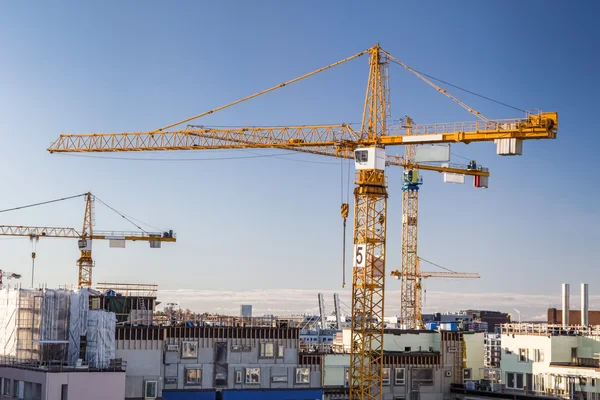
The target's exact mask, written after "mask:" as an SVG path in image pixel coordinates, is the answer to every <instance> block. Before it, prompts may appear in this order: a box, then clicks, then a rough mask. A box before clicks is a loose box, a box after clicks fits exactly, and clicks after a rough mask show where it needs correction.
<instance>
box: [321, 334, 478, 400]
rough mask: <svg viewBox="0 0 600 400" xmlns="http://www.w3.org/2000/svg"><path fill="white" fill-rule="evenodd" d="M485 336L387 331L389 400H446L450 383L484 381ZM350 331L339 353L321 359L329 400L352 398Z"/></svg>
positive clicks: (340, 337)
mask: <svg viewBox="0 0 600 400" xmlns="http://www.w3.org/2000/svg"><path fill="white" fill-rule="evenodd" d="M483 338H484V334H483V332H449V331H437V332H435V331H418V330H410V331H407V330H400V329H386V330H385V333H384V338H383V347H384V355H383V361H384V365H383V396H382V398H383V399H384V400H395V399H415V398H418V399H420V400H443V399H447V398H449V397H450V396H451V395H450V386H451V384H462V383H463V382H464V381H465V380H471V379H479V371H480V370H481V369H483V361H484V357H483ZM350 339H351V331H350V329H344V330H343V331H342V332H340V333H339V334H338V336H337V337H336V346H335V347H336V350H337V351H338V353H337V354H326V355H324V359H323V361H322V376H323V394H324V398H325V399H330V400H333V399H347V388H348V374H349V366H350V355H349V354H348V352H349V350H350Z"/></svg>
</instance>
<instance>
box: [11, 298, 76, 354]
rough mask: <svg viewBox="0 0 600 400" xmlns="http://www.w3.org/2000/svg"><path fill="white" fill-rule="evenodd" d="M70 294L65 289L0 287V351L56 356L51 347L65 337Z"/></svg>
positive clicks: (66, 335)
mask: <svg viewBox="0 0 600 400" xmlns="http://www.w3.org/2000/svg"><path fill="white" fill-rule="evenodd" d="M69 296H70V292H68V291H64V290H52V289H45V288H44V289H18V288H14V289H10V288H5V289H2V290H0V355H2V356H11V357H15V358H17V359H22V360H42V359H43V358H44V357H45V356H46V355H48V356H52V357H53V358H55V357H57V356H56V354H58V353H57V352H56V351H54V350H53V349H51V347H53V346H54V347H55V345H56V342H57V341H66V340H67V337H68V331H67V329H68V314H69ZM59 358H60V357H59ZM56 361H61V360H60V359H59V360H56Z"/></svg>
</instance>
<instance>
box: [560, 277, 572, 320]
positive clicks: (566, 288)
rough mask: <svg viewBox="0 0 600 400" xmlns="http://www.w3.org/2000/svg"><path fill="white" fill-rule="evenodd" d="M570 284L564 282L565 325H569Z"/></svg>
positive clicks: (563, 317)
mask: <svg viewBox="0 0 600 400" xmlns="http://www.w3.org/2000/svg"><path fill="white" fill-rule="evenodd" d="M570 310H571V307H569V284H568V283H563V284H562V324H563V326H569V312H570Z"/></svg>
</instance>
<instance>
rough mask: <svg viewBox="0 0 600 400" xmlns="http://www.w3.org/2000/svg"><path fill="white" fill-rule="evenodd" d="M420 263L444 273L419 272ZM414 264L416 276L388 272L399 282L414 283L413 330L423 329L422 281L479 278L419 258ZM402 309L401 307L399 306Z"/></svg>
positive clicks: (472, 274)
mask: <svg viewBox="0 0 600 400" xmlns="http://www.w3.org/2000/svg"><path fill="white" fill-rule="evenodd" d="M420 261H425V262H427V263H429V264H432V265H435V266H437V267H440V268H443V269H445V270H446V271H436V272H426V271H421V270H420V268H419V267H418V265H419V264H420ZM416 264H417V271H418V272H417V274H416V275H415V274H412V273H410V272H407V271H398V270H395V271H392V272H390V275H391V276H393V277H394V278H396V279H401V280H413V281H414V287H415V291H416V294H415V303H416V304H415V309H416V321H415V323H416V325H415V326H414V328H423V318H422V315H421V311H422V306H423V300H422V297H423V286H422V285H421V282H422V280H423V279H427V278H458V279H479V278H480V276H479V274H478V273H475V272H456V271H452V270H450V269H448V268H444V267H442V266H441V265H437V264H433V263H432V262H430V261H427V260H424V259H422V258H421V257H417V260H416ZM401 307H402V305H401Z"/></svg>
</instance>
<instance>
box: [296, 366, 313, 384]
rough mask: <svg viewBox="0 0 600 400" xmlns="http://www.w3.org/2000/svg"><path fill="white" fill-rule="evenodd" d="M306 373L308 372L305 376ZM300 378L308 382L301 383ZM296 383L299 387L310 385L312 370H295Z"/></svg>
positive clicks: (302, 368) (300, 368) (301, 368)
mask: <svg viewBox="0 0 600 400" xmlns="http://www.w3.org/2000/svg"><path fill="white" fill-rule="evenodd" d="M304 372H306V373H305V374H304ZM298 377H306V382H301V381H299V380H298ZM294 383H295V384H297V385H310V368H305V367H298V368H296V370H295V378H294Z"/></svg>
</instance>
